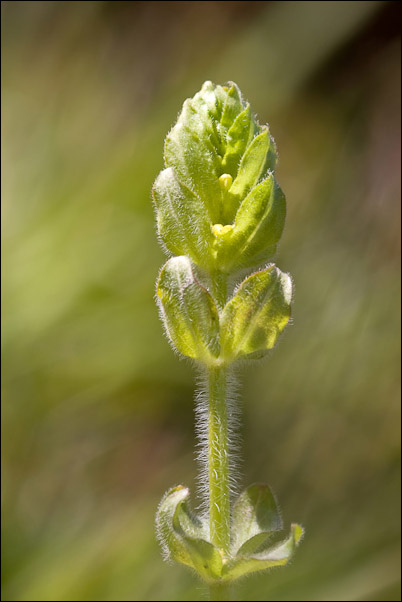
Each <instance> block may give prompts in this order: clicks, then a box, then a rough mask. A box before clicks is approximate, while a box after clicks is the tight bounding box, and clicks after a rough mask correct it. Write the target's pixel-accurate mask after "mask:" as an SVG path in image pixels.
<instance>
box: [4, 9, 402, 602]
mask: <svg viewBox="0 0 402 602" xmlns="http://www.w3.org/2000/svg"><path fill="white" fill-rule="evenodd" d="M2 11H3V15H2V16H3V19H2V27H3V36H2V40H3V49H2V50H3V52H2V57H3V58H2V62H3V65H2V66H3V70H2V84H3V131H2V141H3V151H4V152H3V154H2V156H3V183H2V192H3V268H4V269H3V317H4V325H3V393H4V395H3V523H2V536H3V554H2V561H3V571H2V574H3V598H2V599H3V600H32V601H33V600H198V599H206V593H205V591H204V589H203V586H202V585H201V584H200V583H198V582H195V581H193V578H192V575H191V574H190V573H187V572H186V571H185V569H182V568H181V567H179V566H169V565H167V564H165V563H163V562H162V560H161V557H160V551H159V548H158V544H157V542H156V540H155V536H154V526H153V521H154V513H155V509H156V506H157V504H158V502H159V500H160V498H161V496H162V494H163V493H164V491H165V490H166V489H167V488H168V487H170V486H173V485H175V484H178V483H183V484H187V485H189V486H190V487H191V488H192V491H193V497H194V498H195V491H196V482H195V479H196V464H195V461H194V428H193V389H194V372H193V370H192V368H191V366H190V364H187V362H185V361H179V360H178V359H177V357H175V355H174V354H173V353H172V351H171V349H170V348H169V345H168V343H167V341H166V339H165V338H164V336H163V335H162V328H161V324H160V323H159V321H158V315H157V310H156V307H155V304H154V300H153V294H154V282H155V279H156V276H157V273H158V270H159V268H160V266H161V265H162V263H163V262H164V256H163V253H162V251H161V250H160V248H159V246H158V243H157V239H156V234H155V226H154V216H153V209H152V205H151V201H150V188H151V185H152V182H153V180H154V178H155V176H156V175H157V173H158V172H159V170H160V169H161V168H162V150H163V139H164V136H165V135H166V133H167V132H168V130H169V128H170V126H171V125H172V124H173V122H174V120H175V119H176V116H177V113H178V111H179V110H180V107H181V104H182V102H183V101H184V99H185V98H186V97H188V96H192V95H193V94H194V93H195V92H196V91H197V90H198V89H199V88H200V87H201V85H202V83H203V81H204V80H206V79H211V80H213V81H214V82H216V83H223V82H226V81H227V80H234V81H236V82H237V83H238V84H239V86H240V88H241V89H242V91H243V92H244V94H245V96H246V97H247V98H248V100H249V101H250V102H251V105H252V107H253V109H254V110H255V111H256V112H257V114H258V115H259V118H260V121H261V122H262V123H265V122H267V121H269V122H270V125H271V129H272V132H273V135H274V136H275V138H276V141H277V144H278V148H279V153H280V165H279V170H278V178H279V182H280V184H281V186H282V187H283V189H284V191H285V193H286V194H287V198H288V218H287V225H286V229H285V233H284V236H283V238H282V243H281V248H280V251H279V255H278V265H279V266H280V268H281V269H282V270H284V271H289V272H291V274H292V276H293V278H294V282H295V288H296V292H295V302H294V314H293V316H294V319H293V326H292V327H290V328H289V329H288V330H287V332H286V334H285V336H284V337H283V339H282V341H281V344H280V345H279V346H278V348H277V349H276V350H275V353H273V354H272V356H271V357H270V358H269V359H268V360H267V361H264V362H262V363H260V364H258V366H256V367H254V368H252V369H250V370H249V371H247V372H245V373H244V374H243V386H242V411H243V415H244V423H243V427H242V433H241V434H242V437H243V440H244V444H243V452H244V457H245V460H244V464H243V466H242V477H241V484H242V485H247V484H250V483H251V482H253V481H256V480H258V481H265V482H268V483H269V484H270V485H271V486H272V488H273V489H274V491H275V492H276V494H277V495H278V497H279V499H280V500H281V505H282V512H283V517H284V520H285V523H286V525H288V523H289V522H290V521H298V522H301V523H302V524H303V525H304V527H305V528H306V537H305V540H304V542H303V545H302V546H301V547H300V549H299V551H298V553H297V555H296V557H295V560H294V561H293V563H292V565H291V566H290V567H289V568H287V569H277V570H273V571H272V572H271V573H268V574H264V575H261V576H259V577H255V578H252V579H251V578H250V579H249V580H247V581H245V582H243V583H241V584H240V588H239V589H240V591H239V594H238V595H239V599H245V600H400V599H401V598H400V596H401V594H400V580H399V572H400V569H399V567H400V558H399V549H400V548H399V541H400V538H399V534H400V521H399V516H400V511H399V508H400V480H399V474H400V451H399V450H400V438H399V424H400V405H399V365H400V357H399V350H400V342H399V328H400V322H399V307H400V278H399V274H400V261H399V257H400V249H399V240H400V239H399V223H400V201H399V198H400V167H399V165H400V3H399V2H375V1H370V2H364V1H363V2H361V1H356V2H340V1H336V2H252V1H247V2H245V1H241V2H230V1H225V2H205V1H204V2H167V1H163V2H117V1H113V2H106V1H105V2H63V1H57V2H7V1H6V2H2Z"/></svg>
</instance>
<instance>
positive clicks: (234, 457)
mask: <svg viewBox="0 0 402 602" xmlns="http://www.w3.org/2000/svg"><path fill="white" fill-rule="evenodd" d="M197 367H198V375H197V378H196V390H195V431H196V435H197V443H196V458H197V462H198V467H199V468H198V477H197V492H198V497H199V498H200V504H199V506H198V508H197V510H199V511H200V512H201V513H202V514H203V516H204V518H206V517H207V516H208V513H209V475H208V439H209V383H208V369H207V368H205V367H203V366H200V365H197ZM235 370H236V368H235V367H234V366H233V365H232V366H230V367H228V368H227V384H226V407H227V438H228V453H229V488H230V497H231V498H233V497H235V496H236V495H237V494H238V493H239V486H240V477H241V473H240V463H241V455H240V452H241V435H240V425H241V408H240V401H239V381H238V379H237V378H236V375H235Z"/></svg>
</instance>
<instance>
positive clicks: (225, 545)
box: [208, 366, 230, 556]
mask: <svg viewBox="0 0 402 602" xmlns="http://www.w3.org/2000/svg"><path fill="white" fill-rule="evenodd" d="M226 388H227V368H226V367H223V366H222V367H221V366H220V367H211V368H209V413H208V476H209V524H210V531H211V542H212V543H213V544H214V545H215V546H216V547H217V548H219V549H220V550H222V552H223V554H224V555H225V556H227V555H228V554H229V552H230V490H229V449H228V416H227V406H226Z"/></svg>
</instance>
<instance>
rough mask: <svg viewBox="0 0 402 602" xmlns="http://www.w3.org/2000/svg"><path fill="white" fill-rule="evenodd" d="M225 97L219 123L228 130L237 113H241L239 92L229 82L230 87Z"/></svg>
mask: <svg viewBox="0 0 402 602" xmlns="http://www.w3.org/2000/svg"><path fill="white" fill-rule="evenodd" d="M225 96H226V97H225V103H224V106H223V111H222V117H221V120H220V123H221V125H222V126H223V127H224V128H225V129H226V130H228V129H229V128H230V127H231V125H232V124H233V122H234V120H235V119H236V117H237V116H238V115H239V113H241V112H242V111H243V102H242V98H241V93H240V90H239V88H238V87H237V86H236V84H235V83H233V82H231V87H230V88H229V90H227V92H226V95H225Z"/></svg>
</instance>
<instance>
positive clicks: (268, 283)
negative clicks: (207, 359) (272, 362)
mask: <svg viewBox="0 0 402 602" xmlns="http://www.w3.org/2000/svg"><path fill="white" fill-rule="evenodd" d="M291 296H292V281H291V279H290V277H289V275H288V274H284V273H283V272H281V271H280V270H279V269H278V268H277V267H275V266H274V265H271V266H269V267H268V268H266V269H265V270H262V271H260V272H256V273H255V274H252V275H251V276H249V277H248V278H246V279H245V280H244V281H243V282H242V283H241V285H240V287H239V288H238V290H237V291H236V293H235V295H234V296H233V298H232V299H231V300H230V301H229V302H228V303H227V304H226V306H225V308H224V310H223V313H222V316H221V346H222V352H223V356H224V357H225V358H226V359H227V360H229V361H230V360H235V359H239V358H246V357H249V358H252V357H261V356H262V355H264V353H266V352H267V351H268V350H269V349H272V347H274V345H275V343H276V342H277V340H278V338H279V335H280V334H281V332H282V331H283V329H284V328H285V326H286V324H287V323H288V321H289V317H290V303H291Z"/></svg>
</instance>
